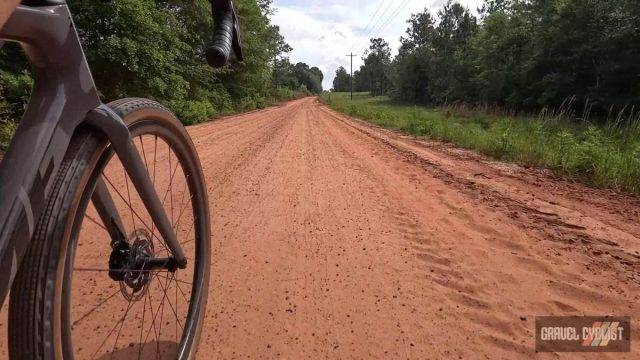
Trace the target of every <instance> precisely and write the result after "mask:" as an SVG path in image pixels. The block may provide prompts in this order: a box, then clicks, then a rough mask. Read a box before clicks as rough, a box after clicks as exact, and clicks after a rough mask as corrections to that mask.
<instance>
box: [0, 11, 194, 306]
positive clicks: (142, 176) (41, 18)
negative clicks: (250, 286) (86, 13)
mask: <svg viewBox="0 0 640 360" xmlns="http://www.w3.org/2000/svg"><path fill="white" fill-rule="evenodd" d="M0 40H8V41H16V42H19V43H20V44H21V45H22V48H23V49H24V51H25V53H26V55H27V58H28V59H29V62H30V63H31V67H32V73H33V77H34V80H35V82H34V87H33V92H32V94H31V99H30V100H29V105H28V107H27V109H26V111H25V113H24V115H23V117H22V119H21V120H20V123H19V125H18V128H17V130H16V133H15V135H14V138H13V140H12V141H11V145H10V146H9V149H8V150H7V152H6V154H5V156H4V159H3V160H2V162H1V163H0V307H1V306H2V304H3V303H4V299H5V298H6V295H7V293H8V291H9V289H10V288H11V284H12V282H13V279H14V277H15V274H16V272H17V270H18V268H19V266H20V263H21V260H22V258H23V256H24V254H25V252H26V250H27V248H28V245H29V243H30V241H31V238H32V235H33V233H34V231H35V227H36V225H37V222H38V220H39V218H40V215H41V214H42V211H43V209H44V207H45V206H46V204H47V199H48V196H49V194H50V191H51V188H52V186H53V180H54V179H55V178H56V176H55V175H56V174H57V173H58V170H59V168H60V164H61V162H62V160H63V158H64V156H65V154H66V152H67V149H68V146H69V143H70V141H71V138H72V136H73V134H74V131H75V130H76V128H77V127H78V126H79V125H81V124H87V125H88V126H91V127H93V128H95V130H96V132H98V133H102V134H103V135H104V136H105V137H106V139H107V140H108V141H109V143H110V146H112V148H113V150H114V152H115V153H116V154H117V156H118V158H119V159H120V161H121V162H122V165H123V167H124V168H125V169H126V171H127V174H128V175H129V177H130V179H131V182H132V183H133V184H134V186H135V188H136V190H137V191H138V193H139V194H140V198H141V200H142V202H143V204H144V206H145V207H146V209H147V211H148V212H149V215H150V216H151V219H152V221H153V222H154V224H155V226H156V227H157V228H158V232H159V233H160V235H161V236H162V237H163V238H164V240H165V241H166V244H167V246H168V248H169V249H170V250H171V252H172V254H173V260H174V263H175V265H176V266H177V267H179V268H184V267H186V258H185V256H184V254H183V252H182V249H181V247H180V245H179V243H178V241H177V239H176V235H175V233H174V232H173V229H172V227H171V223H170V221H169V219H168V218H167V215H166V213H165V211H164V207H163V205H162V203H161V202H160V199H159V198H158V195H157V193H156V191H155V188H154V186H153V184H152V182H151V179H150V178H149V175H148V173H147V171H146V166H145V164H144V162H143V161H142V159H141V157H140V154H138V151H137V149H136V147H135V145H134V144H133V141H132V139H131V134H130V133H129V130H128V129H127V126H126V124H125V123H124V122H123V121H122V119H121V118H120V117H119V116H118V115H117V114H116V113H114V112H113V111H111V109H109V107H107V106H106V105H104V104H102V103H101V101H100V98H99V96H98V91H97V89H96V86H95V84H94V82H93V77H92V76H91V71H90V69H89V66H88V64H87V61H86V58H85V55H84V52H83V50H82V46H81V44H80V40H79V38H78V34H77V32H76V29H75V26H74V24H73V20H72V19H71V14H70V13H69V9H68V7H67V6H66V5H57V6H43V7H28V6H18V7H17V8H16V10H15V11H14V13H13V14H12V15H11V17H10V18H9V20H8V21H7V23H6V24H5V25H4V27H3V28H2V29H0ZM92 201H93V202H94V204H95V207H96V209H97V210H98V213H99V215H100V217H101V219H102V221H103V223H104V224H105V225H106V226H116V227H121V225H119V224H121V221H120V218H119V215H118V213H117V211H116V210H115V207H114V206H113V199H111V197H110V194H109V191H108V189H106V185H104V182H103V181H100V180H99V181H98V184H97V185H96V191H95V192H94V195H93V196H92ZM107 224H109V225H107ZM118 232H119V233H120V235H125V236H126V234H125V233H124V232H123V229H122V228H120V229H113V228H110V229H109V234H110V235H111V236H112V241H116V240H118V239H114V238H113V237H114V236H116V235H117V234H118Z"/></svg>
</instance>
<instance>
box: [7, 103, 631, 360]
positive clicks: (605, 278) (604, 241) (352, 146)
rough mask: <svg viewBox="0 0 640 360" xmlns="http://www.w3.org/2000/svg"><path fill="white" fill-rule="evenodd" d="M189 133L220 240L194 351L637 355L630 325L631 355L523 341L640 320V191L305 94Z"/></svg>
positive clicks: (226, 354)
mask: <svg viewBox="0 0 640 360" xmlns="http://www.w3.org/2000/svg"><path fill="white" fill-rule="evenodd" d="M190 133H191V135H192V137H193V139H194V142H195V144H196V146H197V148H198V151H199V153H200V157H201V161H202V164H203V168H204V170H205V174H206V178H207V179H206V180H207V185H208V188H209V200H210V203H211V209H212V219H211V220H212V226H213V239H212V242H213V245H214V246H213V254H212V273H211V274H212V277H211V283H210V295H209V307H208V311H207V315H206V319H205V324H204V330H203V335H202V339H201V344H200V350H199V357H200V358H204V359H210V358H212V359H213V358H283V359H302V358H332V359H333V358H411V359H429V358H430V359H440V358H456V359H457V358H461V359H476V358H480V359H482V358H486V359H513V358H531V357H532V356H536V357H540V358H574V357H580V358H590V359H596V358H598V359H600V358H611V359H613V358H638V356H639V355H640V347H639V346H638V345H637V344H638V341H639V340H640V337H639V336H638V335H637V334H638V330H639V329H638V327H637V323H635V322H633V324H632V332H633V339H632V353H631V354H586V355H580V356H578V355H575V354H573V355H572V354H537V355H536V354H535V352H534V337H533V334H534V319H535V316H536V315H620V316H622V315H628V316H631V317H632V319H637V318H638V317H639V316H640V305H639V302H638V295H639V292H638V289H639V287H638V285H639V284H640V274H639V273H638V271H639V270H640V199H638V198H637V197H631V196H626V195H620V194H615V193H612V192H609V191H603V190H594V189H590V188H587V187H584V186H581V185H578V184H574V183H570V182H567V181H564V180H560V179H557V178H554V177H552V176H551V175H549V174H548V173H546V172H544V171H539V170H533V169H523V168H521V167H518V166H515V165H509V164H504V163H499V162H494V161H490V160H488V159H486V158H484V157H481V156H478V155H476V154H474V153H472V152H469V151H464V150H460V149H456V148H454V147H451V146H449V145H444V144H441V143H433V142H428V141H421V140H415V139H413V138H410V137H406V136H403V135H400V134H397V133H394V132H391V131H387V130H383V129H380V128H377V127H374V126H371V125H369V124H367V123H365V122H362V121H359V120H356V119H351V118H348V117H345V116H342V115H339V114H336V113H334V112H333V111H331V110H329V109H328V108H326V107H324V106H322V105H320V104H319V103H318V101H317V100H316V99H314V98H306V99H301V100H297V101H293V102H289V103H286V104H284V105H281V106H278V107H273V108H269V109H266V110H262V111H256V112H251V113H247V114H243V115H240V116H233V117H227V118H223V119H220V120H217V121H213V122H210V123H207V124H203V125H199V126H194V127H191V128H190ZM5 310H6V309H5ZM5 330H6V322H4V320H3V321H2V325H1V331H2V332H3V333H4V332H5ZM3 344H6V342H5V341H4V339H3ZM5 347H6V345H3V349H2V351H5ZM4 354H5V353H2V354H0V356H6V355H4ZM121 354H126V353H125V352H122V353H121ZM133 357H134V358H135V356H133Z"/></svg>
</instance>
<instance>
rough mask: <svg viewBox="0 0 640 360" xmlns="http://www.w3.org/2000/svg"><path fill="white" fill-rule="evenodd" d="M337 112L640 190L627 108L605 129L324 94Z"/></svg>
mask: <svg viewBox="0 0 640 360" xmlns="http://www.w3.org/2000/svg"><path fill="white" fill-rule="evenodd" d="M320 99H321V101H322V102H324V103H325V104H327V105H328V106H330V107H331V108H333V109H334V110H336V111H338V112H341V113H344V114H347V115H350V116H354V117H357V118H361V119H363V120H367V121H369V122H371V123H373V124H376V125H379V126H382V127H385V128H388V129H393V130H398V131H401V132H404V133H407V134H410V135H414V136H418V137H426V138H430V139H434V140H439V141H444V142H451V143H453V144H454V145H456V146H459V147H463V148H467V149H472V150H475V151H478V152H480V153H483V154H485V155H488V156H490V157H493V158H495V159H499V160H506V161H512V162H516V163H518V164H521V165H523V166H526V167H544V168H548V169H551V170H552V171H554V172H555V173H556V174H559V175H562V176H565V177H568V178H571V179H574V180H578V181H581V182H584V183H587V184H589V185H592V186H596V187H601V188H609V189H613V190H616V191H628V192H634V193H640V114H639V113H638V112H635V111H634V110H633V109H629V110H628V111H621V112H620V113H618V114H616V115H615V116H610V119H609V120H608V121H607V122H606V124H605V125H595V124H592V123H590V122H588V121H584V120H575V119H574V118H571V117H570V116H569V115H567V114H566V113H564V112H563V111H555V112H554V111H543V112H541V113H540V115H539V116H537V117H535V116H530V117H527V116H514V115H513V114H508V113H505V114H500V112H499V111H490V110H491V109H479V110H478V109H476V110H475V111H471V110H470V109H469V108H467V107H461V106H446V107H440V108H426V107H421V106H411V105H402V104H397V103H394V102H392V101H390V100H389V99H388V98H386V97H372V96H369V95H368V94H366V93H357V94H354V100H353V102H352V101H351V100H350V99H349V94H348V93H324V94H322V96H321V97H320Z"/></svg>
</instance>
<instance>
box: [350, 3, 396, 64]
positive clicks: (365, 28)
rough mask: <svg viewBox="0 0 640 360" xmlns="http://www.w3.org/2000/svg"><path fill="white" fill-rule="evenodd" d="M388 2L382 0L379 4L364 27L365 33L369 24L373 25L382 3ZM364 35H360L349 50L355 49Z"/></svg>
mask: <svg viewBox="0 0 640 360" xmlns="http://www.w3.org/2000/svg"><path fill="white" fill-rule="evenodd" d="M385 2H387V0H380V3H379V4H378V8H377V9H376V11H374V12H373V15H371V17H370V18H369V21H368V22H367V25H366V26H365V27H364V30H362V32H363V33H365V32H367V30H369V25H371V23H372V21H373V19H374V18H375V17H376V15H377V14H378V11H380V9H381V8H382V5H384V3H385ZM361 37H362V35H360V36H359V37H358V38H357V39H356V41H355V42H354V43H353V44H352V45H351V49H350V50H349V52H351V51H353V48H354V47H355V46H356V44H357V43H359V42H360V40H361Z"/></svg>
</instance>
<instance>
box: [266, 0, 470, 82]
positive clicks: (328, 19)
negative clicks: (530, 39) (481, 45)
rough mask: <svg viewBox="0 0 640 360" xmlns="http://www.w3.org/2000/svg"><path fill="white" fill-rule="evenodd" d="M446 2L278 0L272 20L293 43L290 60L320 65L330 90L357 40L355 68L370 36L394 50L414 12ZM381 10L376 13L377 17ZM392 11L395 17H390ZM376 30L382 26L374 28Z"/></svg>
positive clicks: (462, 0)
mask: <svg viewBox="0 0 640 360" xmlns="http://www.w3.org/2000/svg"><path fill="white" fill-rule="evenodd" d="M445 1H446V0H429V1H426V2H425V1H421V0H358V1H352V2H347V1H338V0H324V1H323V0H275V2H274V5H275V8H276V13H275V14H274V15H273V16H272V21H273V23H274V24H276V25H278V26H280V32H281V33H282V34H283V35H284V37H285V40H286V41H287V42H288V43H289V44H290V45H291V46H292V47H293V51H292V52H291V54H290V58H291V61H292V62H294V63H295V62H299V61H302V62H305V63H307V64H309V66H317V67H319V68H320V70H322V72H323V73H324V81H323V87H324V88H325V89H327V90H328V89H330V88H331V86H332V83H333V77H334V75H335V71H336V69H337V68H338V67H339V66H344V67H345V68H346V69H347V71H348V70H349V57H348V56H347V54H349V52H350V51H351V50H352V48H354V45H357V46H355V49H353V51H354V53H356V54H357V55H358V56H356V57H354V58H353V69H354V71H355V70H357V69H358V68H359V67H360V65H362V60H361V56H362V52H363V51H364V50H365V49H366V47H367V45H368V38H370V37H382V38H384V39H385V40H387V42H389V44H390V46H391V49H392V50H393V51H395V50H397V48H398V46H399V45H400V41H399V39H400V36H401V35H402V34H404V32H405V31H406V29H407V24H406V21H407V20H408V19H409V17H410V16H411V14H414V13H417V12H419V11H421V10H422V9H424V8H425V7H428V8H429V9H430V10H431V12H432V13H433V14H434V15H435V14H436V13H437V11H438V10H439V8H441V7H442V4H443V3H444V2H445ZM460 3H462V4H463V5H465V6H468V7H469V8H470V9H471V10H472V11H474V12H475V9H476V8H477V7H478V6H479V5H480V4H481V3H482V0H460ZM376 11H377V14H376V16H375V17H372V16H373V15H374V13H376ZM393 14H395V17H393V19H391V20H387V19H390V17H391V15H393ZM387 21H389V22H388V24H387V25H386V26H385V23H386V22H387ZM367 25H368V26H367ZM372 29H373V30H376V29H379V30H378V31H373V33H371V30H372ZM369 33H371V34H369ZM367 35H368V36H367Z"/></svg>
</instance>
